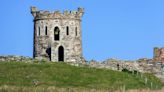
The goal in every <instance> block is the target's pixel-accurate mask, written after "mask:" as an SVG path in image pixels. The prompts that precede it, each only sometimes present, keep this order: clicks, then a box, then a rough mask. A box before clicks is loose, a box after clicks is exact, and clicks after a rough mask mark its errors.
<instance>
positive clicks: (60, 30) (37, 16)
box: [31, 7, 84, 62]
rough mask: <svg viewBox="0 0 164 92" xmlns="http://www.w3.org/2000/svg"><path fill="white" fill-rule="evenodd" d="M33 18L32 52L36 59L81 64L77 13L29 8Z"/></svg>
mask: <svg viewBox="0 0 164 92" xmlns="http://www.w3.org/2000/svg"><path fill="white" fill-rule="evenodd" d="M31 13H32V15H33V17H34V51H33V56H34V58H36V59H39V60H41V59H46V60H49V61H54V62H59V61H64V62H81V61H82V60H83V58H82V38H81V17H82V15H83V14H84V9H83V8H78V11H64V12H63V13H60V12H59V11H54V12H49V11H41V10H37V8H36V7H31Z"/></svg>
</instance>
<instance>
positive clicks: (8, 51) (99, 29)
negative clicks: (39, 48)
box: [0, 0, 164, 60]
mask: <svg viewBox="0 0 164 92" xmlns="http://www.w3.org/2000/svg"><path fill="white" fill-rule="evenodd" d="M30 6H37V7H38V8H39V9H41V10H50V11H54V10H60V11H63V10H77V8H78V7H84V8H85V14H84V16H83V19H82V29H83V30H82V33H83V34H82V39H83V56H84V57H85V58H86V59H87V60H90V59H96V60H104V59H107V58H119V59H126V60H129V59H130V60H135V59H138V58H142V57H146V58H152V57H153V47H163V46H164V1H163V0H1V1H0V11H1V12H0V21H1V22H0V55H23V56H30V57H32V53H33V17H32V15H31V14H30Z"/></svg>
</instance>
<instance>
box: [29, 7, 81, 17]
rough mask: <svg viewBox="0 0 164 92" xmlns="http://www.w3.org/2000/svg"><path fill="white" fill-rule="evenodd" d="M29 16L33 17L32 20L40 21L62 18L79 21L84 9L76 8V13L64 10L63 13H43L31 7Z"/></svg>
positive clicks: (43, 11)
mask: <svg viewBox="0 0 164 92" xmlns="http://www.w3.org/2000/svg"><path fill="white" fill-rule="evenodd" d="M31 14H32V15H33V17H34V20H40V19H53V18H55V19H56V18H64V19H81V17H82V16H83V14H84V8H80V7H79V8H78V10H77V11H68V10H64V12H60V11H58V10H56V11H52V12H50V11H45V10H38V9H37V7H35V6H32V7H31Z"/></svg>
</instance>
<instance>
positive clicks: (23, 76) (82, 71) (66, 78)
mask: <svg viewBox="0 0 164 92" xmlns="http://www.w3.org/2000/svg"><path fill="white" fill-rule="evenodd" d="M145 77H147V78H148V83H147V84H145ZM33 81H38V86H39V87H48V86H56V87H74V88H81V87H83V88H96V89H119V88H121V87H123V86H125V87H126V89H137V88H150V87H151V82H152V83H153V88H156V87H158V88H160V87H162V85H163V84H162V83H161V82H160V81H159V79H157V78H156V77H154V76H153V75H151V74H144V75H143V77H142V78H141V77H140V75H132V74H128V73H125V72H118V71H112V70H107V69H95V68H89V67H75V66H70V65H68V64H65V63H21V62H0V86H4V85H9V86H18V87H19V86H27V87H33V86H34V82H33Z"/></svg>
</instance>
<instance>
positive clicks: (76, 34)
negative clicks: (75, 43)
mask: <svg viewBox="0 0 164 92" xmlns="http://www.w3.org/2000/svg"><path fill="white" fill-rule="evenodd" d="M75 34H76V36H77V27H76V28H75Z"/></svg>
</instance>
